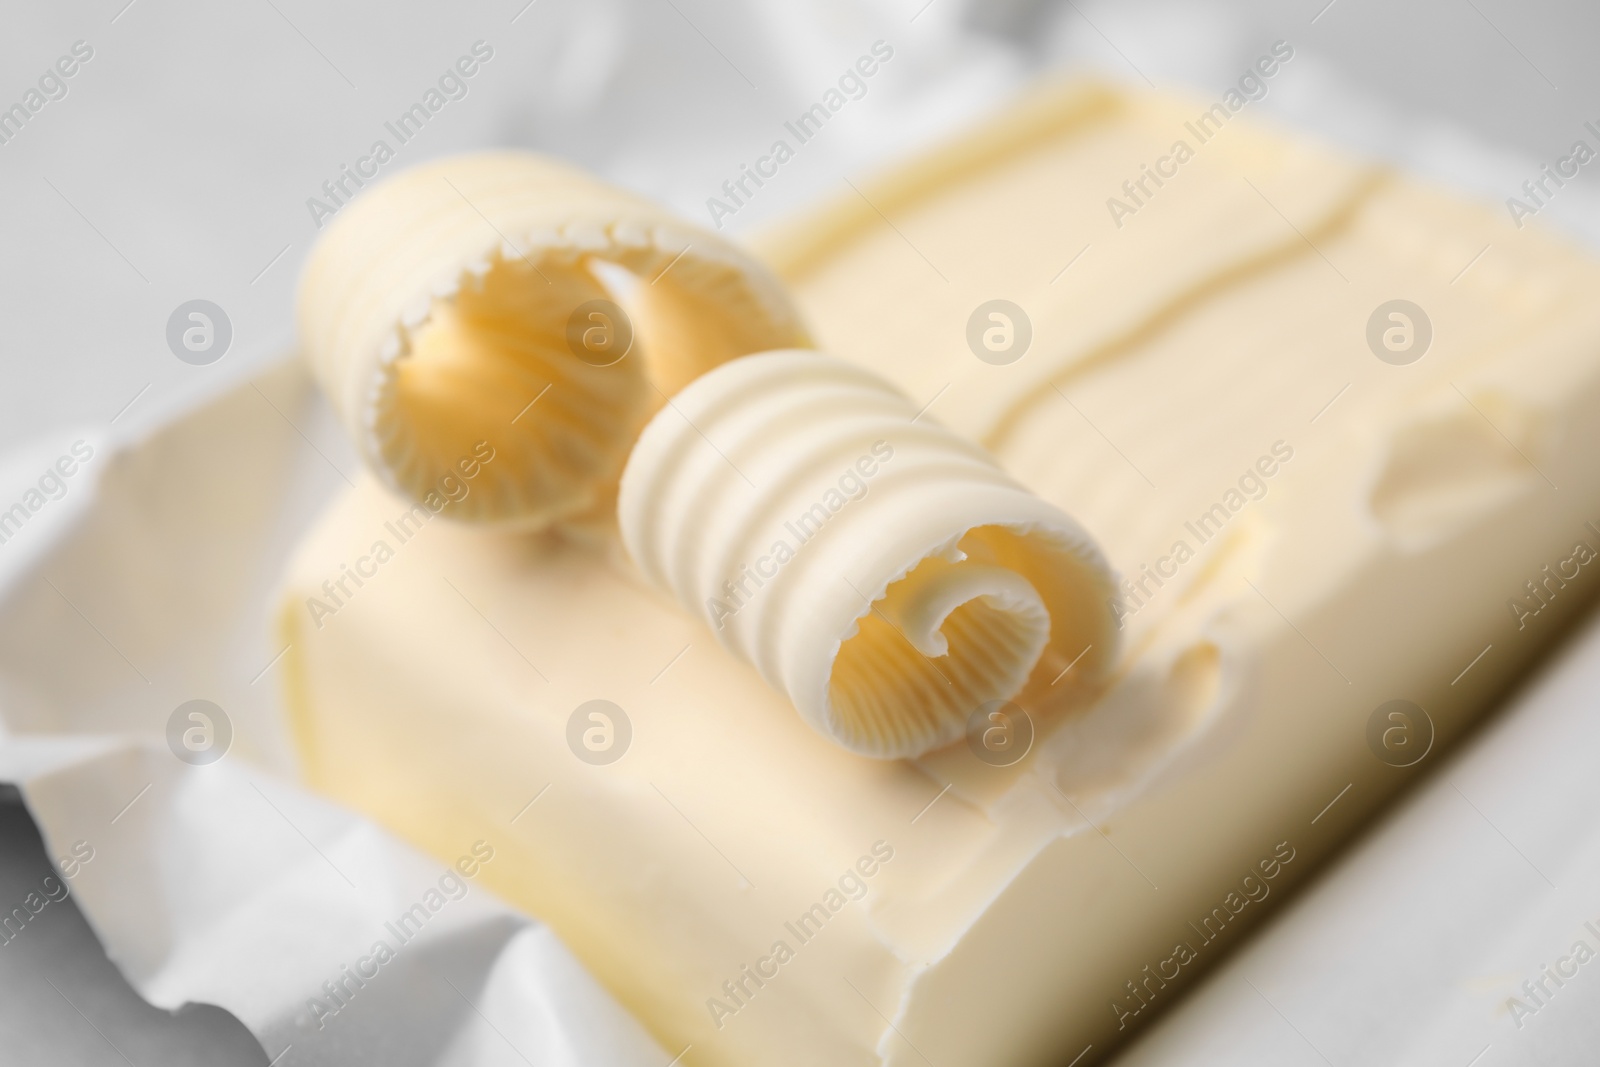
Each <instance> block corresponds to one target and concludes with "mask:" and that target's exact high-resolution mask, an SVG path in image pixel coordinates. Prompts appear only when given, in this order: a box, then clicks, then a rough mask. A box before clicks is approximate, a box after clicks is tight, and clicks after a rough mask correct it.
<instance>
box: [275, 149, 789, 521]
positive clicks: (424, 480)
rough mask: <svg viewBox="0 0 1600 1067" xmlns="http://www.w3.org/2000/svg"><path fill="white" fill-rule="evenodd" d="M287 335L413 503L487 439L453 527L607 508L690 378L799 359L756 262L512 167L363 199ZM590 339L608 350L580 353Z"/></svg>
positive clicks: (479, 158) (409, 175)
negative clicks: (760, 358) (780, 353)
mask: <svg viewBox="0 0 1600 1067" xmlns="http://www.w3.org/2000/svg"><path fill="white" fill-rule="evenodd" d="M608 265H609V273H608ZM618 304H621V305H623V306H625V307H626V308H627V309H628V310H627V312H626V313H620V314H619V313H618V310H617V305H618ZM299 323H300V334H301V338H302V342H303V345H304V349H305V353H306V356H307V357H308V359H309V361H310V364H311V366H312V368H313V371H314V373H315V374H316V377H317V378H318V380H319V381H320V382H321V384H322V386H323V387H324V389H325V390H326V392H327V394H328V396H329V397H330V399H331V401H332V404H333V407H334V409H335V410H336V412H337V413H338V416H339V418H340V420H341V421H342V422H343V423H344V426H345V428H346V430H347V431H348V432H349V434H350V436H351V438H352V440H353V441H354V442H355V445H356V448H357V450H358V451H359V453H360V454H361V456H362V458H363V459H364V460H365V461H366V462H367V464H368V465H369V466H370V467H371V468H372V469H373V470H374V471H376V472H377V474H378V476H379V478H380V479H381V480H382V481H384V482H385V483H386V484H387V485H388V486H389V487H390V488H392V489H394V490H395V491H397V492H399V493H400V494H401V495H403V496H405V497H408V498H410V499H413V500H425V499H426V498H427V497H428V496H429V495H430V494H433V493H439V492H440V491H441V490H440V487H441V484H446V485H448V484H449V483H448V482H447V481H446V480H447V479H450V478H452V477H456V476H458V475H459V473H460V472H461V471H462V470H463V469H471V470H472V471H474V475H475V476H478V475H477V472H478V470H479V467H478V465H476V464H474V463H473V457H474V456H477V457H479V458H481V457H482V456H483V455H484V454H485V451H484V450H483V449H482V448H481V447H480V444H479V443H480V442H487V443H488V446H489V447H490V448H492V449H493V455H494V457H495V458H494V461H493V462H492V463H491V464H486V465H483V466H482V474H481V476H479V480H478V482H477V483H476V488H475V490H474V492H472V493H471V494H470V495H467V496H465V497H464V498H463V499H462V500H461V501H460V502H459V504H457V505H456V506H453V507H452V508H450V510H449V512H448V513H449V514H451V515H452V516H454V517H456V518H463V519H469V520H476V521H482V522H501V523H510V524H515V525H519V526H524V527H538V526H543V525H547V524H549V523H551V522H554V521H557V520H561V519H565V518H569V517H574V516H579V515H584V514H585V513H588V514H590V515H593V514H595V513H596V512H597V510H598V509H603V508H604V507H605V506H606V505H608V504H609V502H610V500H611V498H612V495H613V494H614V492H615V484H616V479H617V476H618V475H619V474H620V472H621V469H622V465H623V462H624V460H625V459H626V457H627V454H628V450H629V448H630V447H631V446H632V444H633V441H634V438H635V436H636V434H637V432H638V430H639V429H640V428H641V427H642V426H643V425H644V423H645V422H646V420H647V419H648V418H649V416H650V414H651V412H652V411H654V410H655V409H656V407H658V406H659V405H660V404H661V403H662V402H663V400H664V399H665V397H666V396H670V395H671V394H672V393H674V392H676V391H677V390H678V389H679V388H681V387H682V386H683V385H684V384H686V383H687V382H689V381H691V380H693V379H694V378H695V377H697V376H698V375H699V374H701V373H703V372H704V371H706V370H708V369H710V368H711V367H714V366H716V365H717V364H719V363H722V362H725V361H726V360H729V359H732V358H734V357H737V356H740V355H744V354H747V353H750V352H755V351H760V350H763V349H770V348H773V347H778V346H785V345H803V344H806V343H807V341H806V337H805V332H804V330H803V328H802V327H801V324H800V319H799V316H798V314H797V313H796V311H795V309H794V307H793V305H792V304H791V303H790V302H789V299H788V297H787V296H786V295H785V293H784V291H783V289H782V287H781V285H780V284H779V283H778V282H777V281H776V279H774V278H773V276H772V275H771V274H770V273H769V272H768V271H767V270H766V269H765V268H764V267H762V266H761V265H760V264H759V263H757V262H756V261H755V260H754V259H752V258H751V257H750V256H749V255H748V254H747V253H745V252H743V251H742V250H740V249H738V248H736V247H734V246H733V245H731V244H729V243H728V242H726V241H724V240H722V239H721V238H719V237H717V236H715V235H714V234H712V233H710V232H708V231H705V230H702V229H699V228H698V227H694V226H691V225H688V224H686V223H684V222H682V221H680V220H679V219H677V218H676V217H674V216H672V215H671V214H670V213H668V212H666V211H665V210H663V209H662V208H659V207H657V206H655V205H653V204H651V203H649V202H647V201H645V200H642V199H640V198H639V197H636V196H633V195H631V194H629V193H626V192H623V191H621V190H617V189H613V188H610V187H608V186H605V185H603V184H601V183H600V182H598V181H596V180H595V179H594V178H592V177H590V176H589V175H587V174H584V173H583V172H581V171H579V170H576V169H573V168H571V167H568V166H565V165H563V164H560V163H556V162H554V161H551V160H548V159H544V158H542V157H538V156H533V155H527V154H522V153H509V152H501V153H489V154H481V155H471V156H463V157H458V158H453V159H449V160H445V161H442V162H438V163H431V164H428V165H425V166H421V167H417V168H415V169H412V170H409V171H406V172H403V173H401V174H399V175H396V176H395V177H394V178H391V179H389V180H387V181H384V182H383V183H381V184H379V185H377V186H375V187H373V188H371V189H369V190H365V191H363V192H362V193H361V194H360V195H359V196H358V197H357V198H356V199H355V200H354V201H352V202H351V203H350V204H349V205H348V206H346V207H345V209H344V210H343V211H342V212H341V213H340V214H339V216H338V217H337V218H336V219H334V221H333V222H332V223H331V225H330V226H329V228H328V230H327V231H326V233H325V234H324V235H323V236H322V237H321V238H320V239H319V241H318V242H317V245H316V247H315V248H314V249H313V251H312V254H311V257H310V259H309V262H308V263H307V265H306V269H305V272H304V274H303V276H302V279H301V285H300V299H299ZM630 334H631V335H632V337H631V344H630V343H629V335H630ZM591 339H593V340H596V341H598V342H599V348H600V352H598V353H595V354H591V353H589V352H587V351H579V349H578V348H576V347H575V343H580V344H582V345H583V346H585V347H588V346H589V344H590V340H591ZM607 345H610V346H612V347H611V348H609V349H607V347H606V346H607ZM607 353H609V354H607ZM612 356H614V357H615V358H614V359H613V358H611V357H612ZM597 357H599V358H597ZM463 464H467V465H468V466H467V467H466V468H463Z"/></svg>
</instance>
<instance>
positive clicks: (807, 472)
mask: <svg viewBox="0 0 1600 1067" xmlns="http://www.w3.org/2000/svg"><path fill="white" fill-rule="evenodd" d="M618 516H619V522H620V527H621V533H622V538H623V542H624V544H625V545H626V547H627V550H628V552H629V554H630V555H631V556H632V557H633V559H634V560H635V561H636V562H637V563H638V565H639V567H640V568H641V569H642V570H643V572H644V573H645V575H646V576H647V577H648V578H649V579H650V580H651V581H653V582H655V583H656V584H658V585H659V586H661V587H663V588H664V589H666V590H669V591H670V592H671V593H672V594H673V595H674V596H675V597H676V598H677V599H678V601H679V602H680V603H681V604H682V605H683V606H684V607H685V608H686V609H687V610H689V611H690V612H691V613H693V614H695V615H697V616H698V617H700V618H701V619H703V620H704V621H705V623H706V624H707V625H708V626H710V627H711V628H712V629H713V630H714V631H715V632H716V634H717V636H718V638H719V639H720V640H721V641H722V643H723V644H724V645H725V646H726V647H727V648H729V649H730V650H731V651H733V652H734V653H735V654H736V655H738V656H739V657H741V658H742V659H744V660H745V661H747V662H749V663H751V664H753V665H754V666H755V667H756V668H757V669H758V670H759V671H760V672H761V674H762V675H763V676H764V677H765V678H766V679H767V681H768V682H769V683H770V684H771V685H773V686H774V687H775V688H777V689H778V690H780V691H781V692H783V693H785V694H787V695H788V697H789V698H790V700H791V701H792V702H793V703H794V705H795V707H796V708H798V709H799V711H800V714H801V715H802V716H803V717H804V718H805V719H806V721H807V722H809V723H810V724H811V725H812V726H813V727H815V728H816V729H817V730H819V731H820V732H822V733H823V734H824V735H826V736H828V737H830V738H833V739H834V740H835V741H837V742H838V743H839V744H841V745H843V746H844V747H845V748H847V749H850V750H851V751H853V752H857V753H860V754H863V755H867V756H874V757H879V758H897V757H911V756H917V755H921V754H922V753H925V752H928V751H930V750H932V749H935V748H939V747H941V746H943V745H947V744H949V743H951V742H952V741H955V740H957V739H959V738H960V737H962V735H963V734H964V733H965V732H966V730H967V725H968V722H969V720H970V719H971V717H972V716H973V715H974V713H975V712H978V711H979V709H981V708H983V706H984V705H985V704H987V703H988V702H990V701H995V700H1012V701H1015V702H1016V703H1017V704H1019V705H1020V706H1022V707H1023V708H1024V709H1026V710H1027V711H1028V712H1029V713H1030V714H1031V715H1034V716H1036V717H1038V716H1042V715H1046V714H1050V713H1052V712H1057V711H1059V710H1061V709H1062V708H1063V707H1066V706H1070V705H1072V704H1074V703H1075V702H1078V701H1081V700H1084V699H1086V698H1087V696H1088V695H1089V694H1091V693H1093V692H1094V691H1095V688H1096V685H1097V683H1098V682H1099V681H1100V680H1101V678H1102V676H1103V675H1104V673H1105V671H1106V669H1107V668H1108V666H1109V665H1110V664H1111V663H1112V662H1114V659H1115V653H1116V645H1117V628H1116V621H1115V618H1114V615H1113V612H1112V608H1111V604H1112V602H1113V601H1114V600H1115V598H1116V595H1117V594H1116V591H1115V587H1114V583H1113V580H1112V576H1111V571H1110V569H1109V567H1108V566H1107V565H1106V562H1105V560H1104V559H1103V558H1102V556H1101V554H1100V551H1099V550H1098V548H1097V547H1096V546H1095V545H1094V543H1093V541H1092V540H1091V538H1090V537H1089V535H1088V534H1087V533H1085V532H1084V530H1083V529H1082V528H1081V527H1079V526H1078V524H1077V523H1075V522H1074V521H1073V520H1072V519H1071V518H1069V517H1068V516H1066V515H1065V514H1063V513H1062V512H1061V511H1060V510H1059V509H1057V508H1055V507H1053V506H1051V505H1050V504H1047V503H1046V502H1045V501H1043V500H1041V499H1039V498H1038V497H1036V496H1034V495H1033V494H1032V493H1030V492H1028V491H1027V490H1025V489H1023V488H1022V487H1021V486H1019V485H1017V484H1016V483H1015V482H1013V481H1012V480H1011V479H1010V478H1009V477H1007V476H1006V474H1005V473H1004V472H1003V471H1002V470H1001V469H1000V468H999V466H998V465H997V464H996V463H995V461H994V460H993V459H992V458H991V457H990V456H989V455H988V453H986V452H985V451H984V450H983V449H982V448H980V447H979V446H977V445H975V444H973V443H971V442H969V441H967V440H965V439H964V438H961V437H959V436H957V435H956V434H954V433H952V432H951V431H949V430H947V429H945V428H944V427H942V426H940V425H938V424H937V423H935V422H934V421H933V420H932V419H930V418H929V417H927V416H926V415H919V413H918V411H917V409H916V407H915V406H914V405H913V404H912V403H911V401H910V400H908V399H907V398H906V397H905V396H904V395H902V394H901V393H899V392H897V391H896V390H895V389H894V388H893V387H892V386H890V385H889V384H887V383H886V382H884V381H882V380H880V379H879V378H877V377H875V376H874V375H872V374H870V373H869V372H867V371H866V370H863V369H862V368H860V367H857V366H854V365H852V364H848V363H845V362H842V361H840V360H837V359H834V358H832V357H830V356H826V355H822V354H820V353H817V352H809V351H779V352H768V353H763V354H760V355H754V356H748V357H746V358H743V359H738V360H735V361H733V362H730V363H727V364H725V365H723V366H721V367H718V368H717V369H715V370H713V371H711V372H709V373H707V374H705V375H704V376H702V377H701V378H699V379H697V380H696V381H694V382H693V383H692V384H690V385H689V386H688V387H687V388H685V389H684V390H683V392H681V393H679V394H678V395H677V396H675V397H674V398H673V400H672V403H671V404H670V405H669V406H667V407H665V408H662V409H661V410H660V411H659V412H658V413H657V414H656V415H655V417H654V418H653V419H652V420H651V421H650V423H649V425H647V426H646V427H645V429H644V432H643V433H642V434H641V436H640V438H639V441H638V444H637V445H636V446H635V447H634V450H633V453H632V455H631V456H630V457H629V459H628V464H627V467H626V469H625V470H624V472H623V475H622V483H621V492H620V496H619V501H618ZM1069 667H1070V668H1071V670H1070V671H1068V668H1069ZM1068 675H1070V676H1068Z"/></svg>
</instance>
